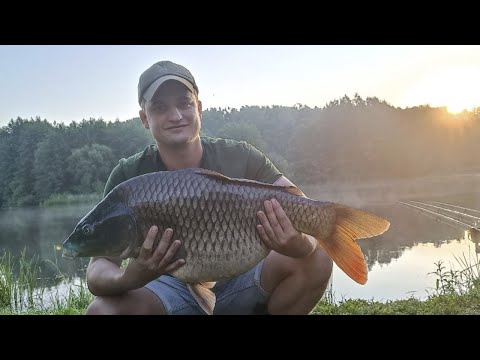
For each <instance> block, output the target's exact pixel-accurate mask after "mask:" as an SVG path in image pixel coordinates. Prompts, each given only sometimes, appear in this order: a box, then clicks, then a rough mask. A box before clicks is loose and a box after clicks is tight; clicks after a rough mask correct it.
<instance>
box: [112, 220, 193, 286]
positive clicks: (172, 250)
mask: <svg viewBox="0 0 480 360" xmlns="http://www.w3.org/2000/svg"><path fill="white" fill-rule="evenodd" d="M157 233H158V227H157V226H152V227H151V228H150V230H149V231H148V234H147V237H146V238H145V241H144V242H143V245H142V247H141V248H140V252H139V254H138V256H137V257H136V258H135V259H133V260H131V261H130V262H129V264H128V265H127V267H126V268H125V270H124V272H123V274H122V275H121V277H120V279H119V280H120V282H121V283H122V287H123V288H124V289H128V290H133V289H138V288H141V287H142V286H145V285H146V284H148V283H149V282H150V281H152V280H154V279H156V278H158V277H159V276H161V275H164V274H166V273H169V272H172V271H174V270H176V269H178V268H180V267H181V266H183V265H184V264H185V259H177V260H175V261H173V260H174V256H175V254H176V253H177V250H178V249H179V248H180V240H175V241H173V242H171V239H172V235H173V230H172V229H170V228H169V229H166V230H165V232H164V233H163V236H162V238H161V240H160V242H159V243H158V246H157V247H156V248H155V249H154V248H153V244H154V241H155V238H156V236H157Z"/></svg>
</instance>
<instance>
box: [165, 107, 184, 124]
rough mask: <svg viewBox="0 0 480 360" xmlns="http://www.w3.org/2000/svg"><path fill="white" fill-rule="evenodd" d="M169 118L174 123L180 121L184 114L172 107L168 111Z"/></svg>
mask: <svg viewBox="0 0 480 360" xmlns="http://www.w3.org/2000/svg"><path fill="white" fill-rule="evenodd" d="M168 117H169V118H170V120H172V121H175V120H180V119H181V118H182V113H181V112H180V110H179V109H178V108H177V107H176V106H172V107H171V108H170V110H169V111H168Z"/></svg>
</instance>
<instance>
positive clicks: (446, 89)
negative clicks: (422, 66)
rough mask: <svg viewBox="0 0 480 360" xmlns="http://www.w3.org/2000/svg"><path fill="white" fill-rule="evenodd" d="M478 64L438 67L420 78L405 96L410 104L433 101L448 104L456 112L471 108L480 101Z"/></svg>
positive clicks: (452, 111)
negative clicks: (476, 65) (473, 65)
mask: <svg viewBox="0 0 480 360" xmlns="http://www.w3.org/2000/svg"><path fill="white" fill-rule="evenodd" d="M479 83H480V69H479V68H478V67H465V66H463V67H454V68H447V69H445V68H443V69H438V70H437V71H436V72H434V73H429V74H427V75H426V76H424V77H422V78H419V79H418V80H417V81H416V82H415V83H414V84H413V86H412V87H411V88H410V91H409V92H408V93H407V94H406V96H405V103H408V104H409V105H408V106H418V105H430V106H432V107H447V110H448V112H450V113H452V114H458V113H461V112H462V111H463V110H467V111H471V110H472V109H473V108H474V107H476V106H479V105H480V97H479V96H478V90H477V88H478V84H479Z"/></svg>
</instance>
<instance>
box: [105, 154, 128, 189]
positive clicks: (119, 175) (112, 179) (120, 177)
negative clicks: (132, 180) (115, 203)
mask: <svg viewBox="0 0 480 360" xmlns="http://www.w3.org/2000/svg"><path fill="white" fill-rule="evenodd" d="M125 180H127V179H126V178H125V174H124V173H123V170H122V163H121V161H120V162H119V163H118V164H117V166H115V167H114V168H113V170H112V172H111V173H110V176H109V177H108V180H107V182H106V184H105V189H104V191H103V197H105V196H106V195H107V194H108V193H109V192H110V191H111V190H112V189H113V188H114V187H115V186H117V185H118V184H120V183H122V182H124V181H125Z"/></svg>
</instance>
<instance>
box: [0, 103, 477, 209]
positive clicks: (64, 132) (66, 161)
mask: <svg viewBox="0 0 480 360" xmlns="http://www.w3.org/2000/svg"><path fill="white" fill-rule="evenodd" d="M202 134H205V135H209V136H213V137H216V136H218V137H227V138H233V139H238V140H245V141H248V142H250V143H252V144H253V145H254V146H256V147H257V148H258V149H260V150H262V151H264V152H265V153H266V154H267V156H268V157H269V158H270V159H271V160H272V161H273V162H274V163H275V165H276V166H277V167H278V168H279V169H280V170H281V171H282V172H283V173H284V174H285V175H286V176H287V177H289V178H290V179H292V181H294V182H295V183H298V184H319V183H327V182H334V181H343V182H354V181H368V180H373V179H393V178H400V177H402V178H404V177H416V176H428V175H441V174H445V175H448V174H452V173H458V172H480V162H479V161H478V154H479V153H480V152H479V150H480V144H479V141H478V139H479V138H480V136H479V135H480V108H475V109H473V110H472V111H470V112H467V111H465V112H463V113H461V114H458V115H452V114H450V113H448V112H447V109H446V108H434V107H430V106H418V107H411V108H405V109H403V108H398V107H394V106H392V105H390V104H388V103H387V102H385V101H382V100H379V99H378V98H376V97H368V98H366V99H363V98H361V97H360V96H359V95H358V94H355V96H354V97H353V98H349V97H348V96H344V97H342V98H340V99H337V100H334V101H331V102H329V103H328V104H326V105H325V106H324V107H315V108H310V107H308V106H305V105H302V104H296V105H295V106H293V107H286V106H243V107H241V108H240V109H235V108H211V109H207V110H205V111H204V112H203V118H202ZM151 143H153V139H152V137H151V135H150V134H149V133H148V131H147V130H146V129H144V128H143V126H142V124H141V122H140V119H139V118H134V119H131V120H128V121H124V122H120V121H115V122H106V121H104V120H103V119H89V120H83V121H82V122H78V123H77V122H72V123H70V124H69V125H65V124H63V123H50V122H48V121H47V120H46V119H43V120H42V119H41V118H35V119H22V118H17V119H16V120H11V121H10V122H9V124H8V125H6V126H4V127H2V128H0V207H11V206H26V205H37V204H39V203H41V202H42V201H44V200H46V199H48V198H49V197H50V196H51V195H53V194H60V193H65V194H85V193H101V192H102V191H103V187H104V184H105V181H106V179H107V177H108V175H109V173H110V171H111V170H112V169H113V167H114V166H115V165H116V164H117V162H118V160H119V159H120V158H122V157H128V156H130V155H133V154H135V153H137V152H139V151H142V150H143V149H144V148H145V147H146V146H147V145H149V144H151Z"/></svg>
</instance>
